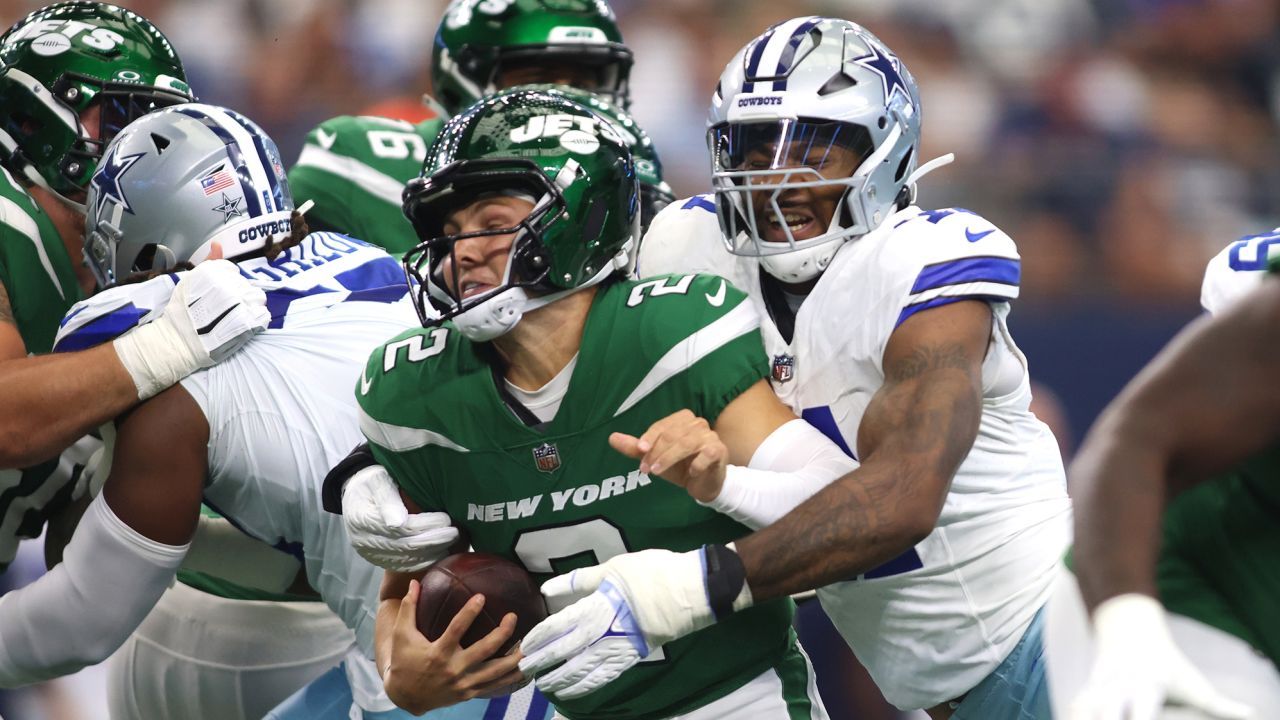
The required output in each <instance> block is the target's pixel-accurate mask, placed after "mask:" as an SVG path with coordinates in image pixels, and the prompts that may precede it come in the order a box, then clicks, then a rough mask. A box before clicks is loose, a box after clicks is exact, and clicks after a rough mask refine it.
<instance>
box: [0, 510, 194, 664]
mask: <svg viewBox="0 0 1280 720" xmlns="http://www.w3.org/2000/svg"><path fill="white" fill-rule="evenodd" d="M188 547H189V545H181V546H174V545H164V544H161V543H158V542H155V541H153V540H150V539H148V538H146V537H143V536H142V535H141V534H139V533H138V532H137V531H136V530H134V529H133V528H131V527H129V526H128V525H126V524H125V523H124V522H123V521H122V520H121V519H120V518H119V517H117V516H116V514H115V513H114V512H112V511H111V508H110V507H109V506H108V505H107V501H106V498H105V497H104V496H102V495H99V496H98V497H97V498H96V499H95V500H94V501H93V503H92V504H90V505H89V509H88V510H87V511H85V514H84V517H83V518H82V519H81V520H80V525H79V526H78V527H77V528H76V531H75V535H74V537H72V539H71V543H70V544H68V545H67V549H66V552H65V554H64V556H63V562H62V564H60V565H58V566H57V567H55V568H54V569H53V570H51V571H49V573H48V574H46V575H45V576H44V577H42V578H40V579H39V580H37V581H36V582H34V583H32V584H31V585H29V586H27V587H25V588H22V589H21V590H17V591H15V592H11V593H9V594H7V595H5V596H4V597H0V686H3V687H15V686H18V685H26V684H29V683H33V682H38V681H40V680H47V679H49V678H52V677H57V676H59V675H66V674H69V673H73V672H76V671H77V670H79V669H81V668H83V667H86V666H88V665H93V664H95V663H99V662H102V661H103V660H105V659H107V657H108V656H110V655H111V653H113V652H115V650H116V649H117V648H119V647H120V645H122V644H123V643H124V641H125V640H126V639H127V638H128V637H129V635H130V634H132V633H133V631H134V630H135V629H136V628H137V627H138V625H139V624H140V623H141V622H142V620H143V618H145V617H146V616H147V613H148V612H150V611H151V608H152V607H153V606H154V605H155V604H156V601H158V600H159V599H160V596H161V595H162V594H163V593H164V591H165V589H166V588H168V587H169V583H170V582H171V581H172V580H173V576H174V573H175V572H176V571H177V568H178V565H179V564H180V563H181V562H182V557H183V556H184V555H185V554H186V552H187V548H188Z"/></svg>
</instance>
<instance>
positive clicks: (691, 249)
mask: <svg viewBox="0 0 1280 720" xmlns="http://www.w3.org/2000/svg"><path fill="white" fill-rule="evenodd" d="M756 267H757V265H756V262H755V259H754V258H749V257H738V256H735V255H731V254H729V250H728V249H727V248H726V246H725V243H724V239H723V235H721V233H720V221H719V220H717V219H716V204H715V198H714V197H712V196H711V195H694V196H693V197H690V198H685V199H684V200H677V201H675V202H673V203H671V204H670V205H668V206H666V207H665V208H663V209H662V211H661V212H659V213H658V214H657V215H656V216H655V217H654V218H653V221H652V222H650V223H649V230H648V232H646V233H645V234H644V239H643V240H642V241H641V242H640V254H639V256H638V258H637V260H636V277H639V278H644V277H651V276H654V275H675V274H679V275H686V274H689V273H704V274H708V275H719V276H720V277H723V278H725V279H727V280H728V281H729V282H731V283H733V285H734V286H735V287H737V288H739V289H742V290H747V289H748V288H749V287H750V283H749V280H750V275H751V274H753V273H755V272H757V270H756Z"/></svg>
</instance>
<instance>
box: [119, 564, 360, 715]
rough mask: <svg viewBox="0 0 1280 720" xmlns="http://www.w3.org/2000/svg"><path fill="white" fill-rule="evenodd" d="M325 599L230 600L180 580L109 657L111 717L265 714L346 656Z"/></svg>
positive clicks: (347, 641) (347, 634)
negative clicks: (300, 600)
mask: <svg viewBox="0 0 1280 720" xmlns="http://www.w3.org/2000/svg"><path fill="white" fill-rule="evenodd" d="M354 643H355V637H354V635H353V634H352V633H351V631H350V630H348V629H347V627H346V626H345V625H343V623H342V621H341V620H339V619H338V617H337V616H336V615H334V614H333V613H332V612H331V611H330V610H329V608H328V607H327V606H326V605H325V604H324V603H319V602H288V603H285V602H279V603H278V602H260V601H254V600H228V599H226V598H220V597H217V596H214V595H209V594H208V593H204V592H201V591H199V590H196V589H193V588H190V587H187V586H186V585H183V584H182V583H177V584H175V585H174V586H173V587H172V588H170V589H169V590H168V592H166V593H165V594H164V595H163V596H162V597H161V598H160V602H158V603H156V606H155V609H153V610H152V611H151V614H150V615H148V616H147V617H146V619H145V620H143V621H142V625H140V626H139V627H138V630H137V632H135V633H134V634H133V636H132V637H130V638H129V640H128V641H126V642H125V644H124V645H123V646H121V647H120V649H119V650H118V651H116V653H115V654H114V655H112V656H111V659H110V660H108V661H107V672H108V680H107V682H108V685H107V704H108V707H109V709H110V712H111V718H112V720H167V719H170V718H171V719H173V720H259V719H260V718H261V717H262V716H263V715H265V714H267V712H268V711H270V710H271V708H273V707H275V706H276V705H277V704H278V703H280V702H281V701H282V700H284V699H285V698H286V697H288V696H289V695H291V694H292V693H293V692H294V691H296V690H297V689H298V688H301V687H302V686H303V685H306V684H307V683H309V682H311V681H312V680H314V679H315V678H317V677H319V676H320V675H322V674H323V673H324V672H325V671H327V670H328V669H329V668H331V667H333V666H335V665H337V664H338V663H339V662H341V661H342V658H343V656H344V655H346V653H347V650H348V649H350V648H351V647H352V645H353V644H354Z"/></svg>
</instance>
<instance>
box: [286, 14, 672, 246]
mask: <svg viewBox="0 0 1280 720" xmlns="http://www.w3.org/2000/svg"><path fill="white" fill-rule="evenodd" d="M433 52H434V54H433V60H432V65H431V77H432V84H433V85H434V89H435V92H436V98H438V99H439V103H440V104H439V105H437V106H436V108H435V109H436V111H438V112H435V113H433V114H434V116H433V117H431V118H428V119H426V120H423V121H421V122H419V123H417V124H411V123H408V122H405V121H403V120H395V119H390V118H379V117H372V116H343V117H337V118H333V119H332V120H328V121H326V122H324V123H322V124H321V125H320V126H319V127H317V128H316V129H314V130H312V131H311V132H310V133H309V134H308V135H307V139H306V144H305V145H304V146H303V149H302V154H301V155H300V156H299V157H298V162H297V164H295V165H294V166H293V168H291V169H290V170H289V183H290V186H291V187H292V188H293V192H294V197H295V198H297V200H298V202H299V203H301V202H304V201H306V200H314V201H315V203H316V206H315V208H314V209H312V210H311V212H310V214H309V215H308V222H310V223H311V224H312V225H313V226H314V227H316V228H320V229H328V230H335V231H338V232H343V233H346V234H347V235H350V236H352V237H358V238H362V239H365V240H367V241H369V242H373V243H376V244H378V245H380V246H382V247H385V248H386V249H387V250H388V251H389V252H392V253H395V254H399V253H403V252H405V251H406V250H409V249H410V248H412V247H413V246H415V245H417V244H418V238H417V236H416V235H414V233H413V227H412V226H411V225H410V224H409V223H408V221H406V220H405V217H404V214H403V213H402V212H401V209H400V194H401V193H402V192H403V191H404V185H405V183H406V182H408V181H409V180H410V179H412V178H414V177H417V175H418V172H419V171H420V170H421V169H422V161H423V159H424V158H425V156H426V152H427V148H428V147H430V145H431V143H432V141H434V140H435V137H436V134H437V133H439V132H440V127H441V126H442V125H443V123H444V120H445V119H447V115H449V114H456V113H458V112H459V111H461V110H462V109H463V108H465V107H467V106H468V105H470V104H472V103H474V102H476V101H477V100H479V99H480V98H481V96H483V95H487V94H489V93H492V92H494V91H496V90H498V89H501V88H507V87H511V86H514V85H520V84H529V83H559V84H562V85H566V86H569V87H573V88H578V89H579V90H581V91H586V92H589V93H594V94H597V95H599V96H600V100H599V101H598V102H596V103H595V110H596V111H597V112H601V113H603V114H605V115H607V116H609V117H610V119H612V120H615V121H616V123H617V124H618V125H619V126H620V127H623V128H625V129H624V132H626V133H628V134H631V135H633V136H634V137H635V142H634V143H633V145H632V153H633V154H634V155H636V156H637V157H639V158H640V160H638V161H637V167H636V171H637V173H638V174H639V176H640V182H641V183H642V186H643V187H642V189H641V191H642V194H643V198H642V200H643V201H644V202H645V204H646V209H645V218H644V219H648V218H651V217H652V216H653V215H654V214H656V213H657V212H658V210H661V209H662V207H663V206H664V205H665V204H666V203H668V202H670V201H671V200H672V195H671V191H670V188H669V187H667V185H666V183H665V182H663V180H662V165H661V162H660V161H659V160H658V155H657V152H656V151H655V150H654V148H653V143H652V142H651V141H650V140H649V138H648V137H647V136H645V134H644V132H643V131H642V130H640V129H639V127H637V126H636V125H635V123H634V121H633V120H632V119H631V117H630V115H629V114H628V113H627V111H626V108H627V103H628V95H627V77H628V75H629V74H630V70H631V51H630V50H628V49H627V47H626V45H624V44H623V43H622V35H621V34H620V33H619V32H618V26H617V23H616V21H615V19H614V16H613V11H612V10H611V9H610V8H609V6H608V5H607V4H606V3H605V2H603V0H571V1H570V2H547V0H504V1H503V2H497V3H493V2H484V3H476V2H474V0H455V2H453V3H451V4H450V5H449V7H448V8H447V9H446V10H445V12H444V17H443V19H442V21H441V23H440V28H439V31H438V32H437V34H436V40H435V48H434V51H433ZM575 99H577V98H575ZM424 101H426V102H427V104H428V105H435V101H434V100H432V99H431V98H429V97H427V98H424ZM440 106H443V107H440Z"/></svg>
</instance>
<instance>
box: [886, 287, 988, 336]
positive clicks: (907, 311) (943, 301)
mask: <svg viewBox="0 0 1280 720" xmlns="http://www.w3.org/2000/svg"><path fill="white" fill-rule="evenodd" d="M961 300H982V301H983V302H1009V298H1007V297H1004V296H1001V295H943V296H942V297H936V298H933V299H932V300H925V301H924V302H918V303H914V304H912V305H908V306H906V307H904V308H902V312H900V313H898V321H897V322H895V323H894V324H893V327H894V329H895V330H896V329H897V327H898V326H899V325H901V324H902V323H904V322H906V319H907V318H909V317H911V316H912V315H915V314H916V313H918V312H920V311H922V310H928V309H930V308H936V307H941V306H943V305H950V304H951V303H954V302H960V301H961Z"/></svg>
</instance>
